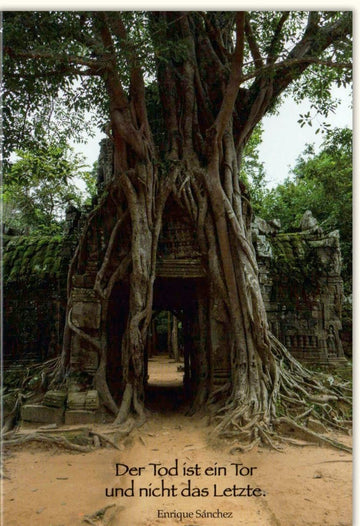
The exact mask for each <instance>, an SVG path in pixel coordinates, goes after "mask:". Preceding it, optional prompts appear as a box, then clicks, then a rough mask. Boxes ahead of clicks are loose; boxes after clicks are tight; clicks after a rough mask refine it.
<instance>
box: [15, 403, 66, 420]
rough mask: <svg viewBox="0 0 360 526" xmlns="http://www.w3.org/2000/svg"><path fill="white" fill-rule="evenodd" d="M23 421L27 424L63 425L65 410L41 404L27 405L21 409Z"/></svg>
mask: <svg viewBox="0 0 360 526" xmlns="http://www.w3.org/2000/svg"><path fill="white" fill-rule="evenodd" d="M21 419H22V420H24V421H25V422H38V423H41V424H62V423H63V422H64V409H63V408H60V407H59V408H56V407H46V406H45V405H39V404H26V405H24V406H22V408H21Z"/></svg>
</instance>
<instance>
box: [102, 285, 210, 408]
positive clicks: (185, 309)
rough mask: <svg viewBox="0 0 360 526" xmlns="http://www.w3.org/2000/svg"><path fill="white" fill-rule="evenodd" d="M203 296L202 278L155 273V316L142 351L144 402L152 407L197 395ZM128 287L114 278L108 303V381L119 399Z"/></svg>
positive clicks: (179, 404) (181, 403) (182, 403)
mask: <svg viewBox="0 0 360 526" xmlns="http://www.w3.org/2000/svg"><path fill="white" fill-rule="evenodd" d="M204 297H206V284H205V280H204V279H203V278H178V277H175V278H173V277H171V278H164V277H157V278H156V280H155V284H154V301H153V317H152V321H151V326H150V328H149V331H148V341H147V342H146V348H145V353H144V384H145V405H146V407H147V408H148V409H150V410H151V411H156V412H168V411H171V412H174V411H181V410H182V409H184V410H185V409H186V408H187V407H188V406H189V405H190V404H191V402H192V400H193V399H194V396H195V394H196V393H195V391H196V386H197V385H198V384H199V381H198V380H199V379H198V367H197V358H198V348H199V344H200V341H199V340H200V338H199V334H200V329H199V299H200V298H204ZM128 301H129V290H128V288H127V286H126V285H125V284H122V283H118V284H117V285H116V287H114V289H113V293H112V296H111V298H110V300H109V305H108V364H107V381H108V385H109V389H110V392H111V394H112V396H113V398H114V400H115V401H116V403H118V404H119V403H120V401H121V397H122V393H123V390H124V385H123V380H122V365H121V340H122V336H123V334H124V331H125V327H126V322H127V316H128Z"/></svg>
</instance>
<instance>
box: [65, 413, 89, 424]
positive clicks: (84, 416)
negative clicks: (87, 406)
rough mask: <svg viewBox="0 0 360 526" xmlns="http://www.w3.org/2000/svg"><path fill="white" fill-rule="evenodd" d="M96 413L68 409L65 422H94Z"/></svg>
mask: <svg viewBox="0 0 360 526" xmlns="http://www.w3.org/2000/svg"><path fill="white" fill-rule="evenodd" d="M95 422H96V415H95V413H94V412H93V411H69V410H68V411H66V412H65V424H66V425H72V424H94V423H95Z"/></svg>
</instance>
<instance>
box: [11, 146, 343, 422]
mask: <svg viewBox="0 0 360 526" xmlns="http://www.w3.org/2000/svg"><path fill="white" fill-rule="evenodd" d="M110 161H111V147H110V146H109V143H108V142H106V141H104V142H103V144H102V150H101V156H100V162H99V174H98V186H99V189H100V190H101V187H102V186H103V185H104V184H106V182H107V181H108V180H109V178H110V177H111V166H110V167H109V163H110ZM83 224H84V215H81V214H80V213H79V212H78V211H77V210H76V209H74V208H71V209H69V210H68V212H67V228H66V232H65V233H64V235H63V236H55V237H46V236H39V237H35V236H13V235H4V314H5V315H4V353H3V359H4V367H5V370H6V368H8V367H12V368H14V367H16V366H21V364H24V363H28V362H34V361H35V362H36V361H38V362H41V361H44V360H47V359H49V358H52V357H55V356H57V355H58V354H59V353H60V351H61V345H62V336H63V328H64V320H65V309H66V281H67V271H68V268H69V264H70V260H71V256H72V254H73V252H74V249H75V247H76V244H77V239H78V237H79V233H80V231H81V228H82V226H83ZM252 229H253V243H254V247H255V251H256V256H257V262H258V266H259V277H260V285H261V289H262V294H263V298H264V302H265V306H266V311H267V316H268V323H269V326H270V329H271V331H272V332H273V334H274V335H275V336H276V337H277V338H278V339H279V340H280V341H281V342H282V343H284V344H285V346H286V347H287V348H288V349H289V350H290V352H291V353H292V354H293V355H294V356H295V357H296V358H297V359H299V360H300V361H302V362H305V363H316V364H319V365H329V364H333V365H336V364H338V363H341V362H342V361H345V358H344V352H343V343H342V338H341V337H342V332H341V331H342V325H341V316H342V298H343V283H342V279H341V275H340V271H341V253H340V248H339V235H338V232H337V231H335V232H331V233H327V234H325V233H323V231H322V230H321V228H320V227H319V226H318V224H317V221H316V219H315V218H313V216H312V214H311V212H309V211H308V212H306V213H305V214H304V217H303V220H302V222H301V225H300V228H299V231H298V232H294V233H286V234H285V233H281V229H280V225H279V224H278V222H277V221H276V220H274V221H272V222H265V221H264V220H262V219H260V218H255V219H254V221H253V225H252ZM92 239H93V243H94V246H88V247H87V250H88V253H89V258H88V263H87V266H86V268H85V269H84V272H83V273H82V274H78V275H75V276H74V280H73V287H72V292H71V293H72V305H73V307H72V313H71V318H72V319H71V322H72V325H73V326H74V327H75V331H76V330H77V329H78V330H79V332H80V331H87V332H88V333H89V334H92V335H95V336H96V335H97V334H98V332H99V331H100V326H101V327H105V328H106V332H107V338H108V346H109V350H108V356H109V360H108V363H107V371H106V376H107V381H108V385H109V389H110V391H111V393H112V395H113V397H114V399H115V400H118V397H117V393H118V392H119V391H120V390H121V386H119V385H118V382H119V377H121V374H119V373H120V370H121V356H120V352H119V349H120V346H121V337H122V333H123V331H124V327H125V321H126V315H127V300H128V294H129V289H128V284H127V283H126V281H125V282H118V283H116V285H115V286H114V288H113V290H112V293H111V296H110V298H109V299H108V300H107V308H106V314H104V309H103V307H102V304H101V302H100V301H99V300H98V298H97V295H96V293H95V291H94V281H95V277H96V273H97V270H98V268H99V261H98V260H97V256H96V254H97V251H96V246H95V245H96V242H97V238H96V236H93V238H92ZM92 254H93V256H92ZM207 296H208V285H207V276H206V271H205V268H204V265H203V264H202V261H201V257H200V250H199V247H198V246H197V241H196V236H195V233H194V231H193V230H192V226H191V222H190V221H188V220H187V218H186V215H184V214H183V213H182V211H181V210H180V209H179V207H178V205H177V204H176V202H175V201H172V200H171V198H170V199H169V201H168V203H167V206H166V210H165V215H164V221H163V228H162V232H161V236H160V242H159V250H158V255H157V263H156V279H155V284H154V304H153V308H154V313H157V312H159V311H169V312H171V313H174V314H175V315H176V316H177V317H178V319H179V320H181V326H182V342H183V349H182V352H183V357H184V362H185V376H184V382H185V383H186V382H188V383H189V385H191V382H196V378H197V371H198V364H197V356H198V354H199V353H198V350H199V348H200V347H201V346H202V345H204V339H203V338H202V337H201V327H200V325H201V324H200V321H199V318H200V316H201V309H202V308H203V307H202V306H204V305H205V304H206V302H207ZM214 323H216V320H215V321H214ZM218 333H219V331H218ZM219 334H220V333H219ZM226 338H227V335H226V334H223V335H222V336H221V338H219V341H218V342H216V341H214V342H212V345H211V348H210V349H208V350H207V355H208V360H209V367H208V374H209V376H210V378H209V381H210V383H211V384H212V385H214V386H216V385H221V384H222V383H225V382H226V381H227V379H228V377H229V374H230V356H229V353H227V352H226V349H227V348H229V347H230V345H227V341H226ZM148 349H149V353H151V352H152V351H153V349H151V342H149V345H148ZM98 366H99V364H98V354H97V353H96V352H95V351H94V349H93V348H92V347H91V345H87V344H86V341H85V342H84V341H83V340H81V338H80V337H79V338H77V337H76V335H75V337H74V338H73V341H72V347H71V356H70V367H71V377H72V381H73V382H74V385H73V388H71V386H70V389H69V390H68V392H67V393H60V392H52V391H48V393H47V394H46V395H45V398H44V400H43V401H42V403H41V404H40V405H37V406H35V407H34V406H33V405H30V406H26V405H25V406H24V407H23V411H22V418H23V420H25V421H32V422H34V421H35V422H42V423H44V422H45V423H48V422H57V423H62V422H65V423H78V422H94V421H98V418H99V414H98V413H99V412H98V408H99V400H98V396H97V392H96V391H95V390H94V389H92V388H91V387H89V386H91V378H92V377H93V376H94V375H95V374H96V371H97V368H98ZM84 378H86V381H85V385H86V387H85V388H84V389H82V388H81V384H82V382H83V381H84V380H83V379H84ZM74 379H75V380H74Z"/></svg>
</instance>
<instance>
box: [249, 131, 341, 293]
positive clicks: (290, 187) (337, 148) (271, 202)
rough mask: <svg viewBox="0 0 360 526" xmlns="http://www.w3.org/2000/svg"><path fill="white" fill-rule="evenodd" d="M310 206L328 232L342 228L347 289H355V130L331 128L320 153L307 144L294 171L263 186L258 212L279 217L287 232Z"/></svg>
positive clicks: (297, 225) (292, 229) (267, 216)
mask: <svg viewBox="0 0 360 526" xmlns="http://www.w3.org/2000/svg"><path fill="white" fill-rule="evenodd" d="M306 210H311V211H312V212H313V214H314V216H315V217H316V219H317V220H318V221H319V224H320V226H321V228H322V229H323V230H324V231H325V232H331V231H333V230H339V233H340V247H341V253H342V260H343V264H342V276H343V279H344V284H345V292H346V293H347V294H351V290H352V131H351V130H349V129H348V128H343V129H340V128H336V129H334V130H328V131H327V132H326V134H325V137H324V140H323V143H322V146H321V147H320V150H319V152H318V153H316V152H315V151H314V147H313V146H311V145H308V146H307V148H306V149H305V151H304V152H303V153H302V154H301V155H300V157H299V158H298V161H297V163H296V165H295V167H294V168H293V170H292V175H291V176H290V177H288V178H287V179H286V180H285V181H284V182H283V183H282V184H280V185H278V186H276V187H275V188H274V189H272V190H266V189H264V188H263V190H262V192H261V197H260V199H258V203H257V212H258V214H259V215H260V217H263V218H264V219H273V218H275V217H276V218H279V219H280V221H281V226H282V229H283V230H284V231H285V232H294V231H296V230H299V226H300V221H301V217H302V215H303V214H304V212H305V211H306Z"/></svg>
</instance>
